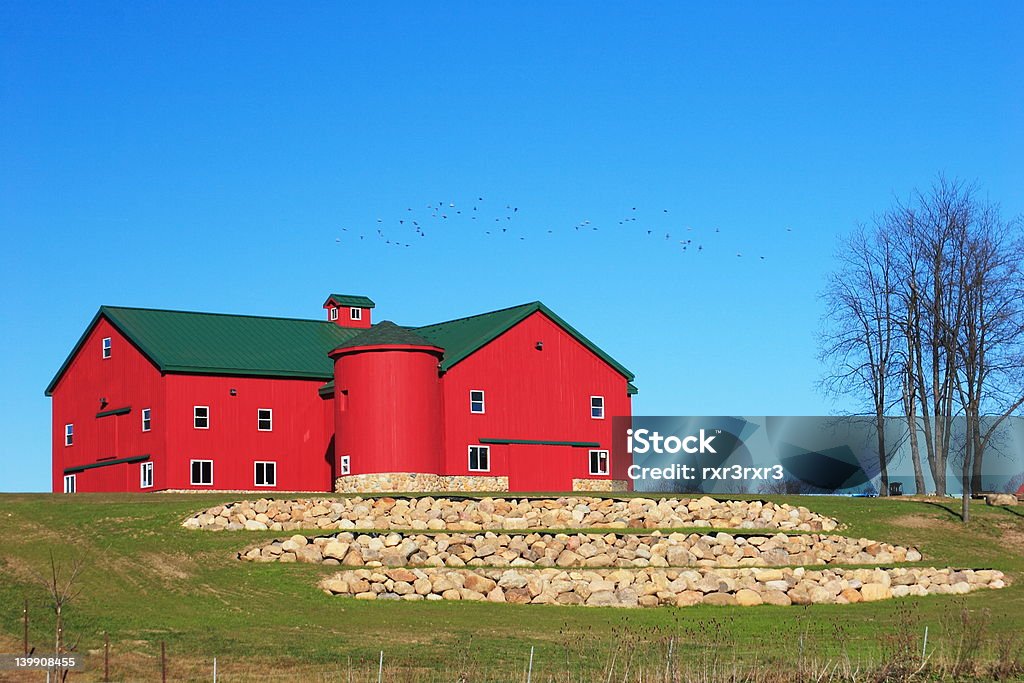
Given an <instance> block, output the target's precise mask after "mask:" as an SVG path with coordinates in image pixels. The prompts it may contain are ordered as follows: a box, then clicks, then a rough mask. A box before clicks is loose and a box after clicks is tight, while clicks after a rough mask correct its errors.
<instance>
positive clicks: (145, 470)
mask: <svg viewBox="0 0 1024 683" xmlns="http://www.w3.org/2000/svg"><path fill="white" fill-rule="evenodd" d="M151 486H153V463H151V462H143V463H139V488H143V489H148V488H150V487H151Z"/></svg>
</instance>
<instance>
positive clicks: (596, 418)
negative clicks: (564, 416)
mask: <svg viewBox="0 0 1024 683" xmlns="http://www.w3.org/2000/svg"><path fill="white" fill-rule="evenodd" d="M595 398H596V399H597V400H599V401H600V402H601V405H600V407H598V406H595V405H594V399H595ZM595 409H597V410H600V411H601V414H600V415H594V410H595ZM590 419H592V420H603V419H604V396H591V397H590Z"/></svg>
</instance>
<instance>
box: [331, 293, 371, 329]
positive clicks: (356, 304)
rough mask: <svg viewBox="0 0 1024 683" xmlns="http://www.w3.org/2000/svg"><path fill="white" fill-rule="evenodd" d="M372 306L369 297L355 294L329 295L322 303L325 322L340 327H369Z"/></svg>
mask: <svg viewBox="0 0 1024 683" xmlns="http://www.w3.org/2000/svg"><path fill="white" fill-rule="evenodd" d="M374 306H375V304H374V303H373V300H371V299H370V298H369V297H365V296H359V295H356V294H331V295H330V296H329V297H327V301H325V302H324V310H325V311H326V312H327V320H329V321H330V322H332V323H334V324H335V325H339V326H340V327H356V328H368V327H370V324H371V322H370V311H371V310H373V307H374Z"/></svg>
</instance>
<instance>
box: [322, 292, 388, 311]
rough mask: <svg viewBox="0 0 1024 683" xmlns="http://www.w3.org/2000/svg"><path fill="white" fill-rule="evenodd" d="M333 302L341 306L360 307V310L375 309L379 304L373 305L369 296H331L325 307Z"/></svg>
mask: <svg viewBox="0 0 1024 683" xmlns="http://www.w3.org/2000/svg"><path fill="white" fill-rule="evenodd" d="M330 301H333V302H334V303H336V304H338V305H339V306H358V307H359V308H373V307H374V306H376V305H377V304H375V303H373V300H372V299H370V297H368V296H360V295H358V294H331V295H330V296H329V297H327V301H325V302H324V306H326V305H327V303H328V302H330Z"/></svg>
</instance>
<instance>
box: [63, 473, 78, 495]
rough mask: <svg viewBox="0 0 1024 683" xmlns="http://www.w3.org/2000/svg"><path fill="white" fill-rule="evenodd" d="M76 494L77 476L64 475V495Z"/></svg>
mask: <svg viewBox="0 0 1024 683" xmlns="http://www.w3.org/2000/svg"><path fill="white" fill-rule="evenodd" d="M74 492H75V475H73V474H65V475H64V493H74Z"/></svg>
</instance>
